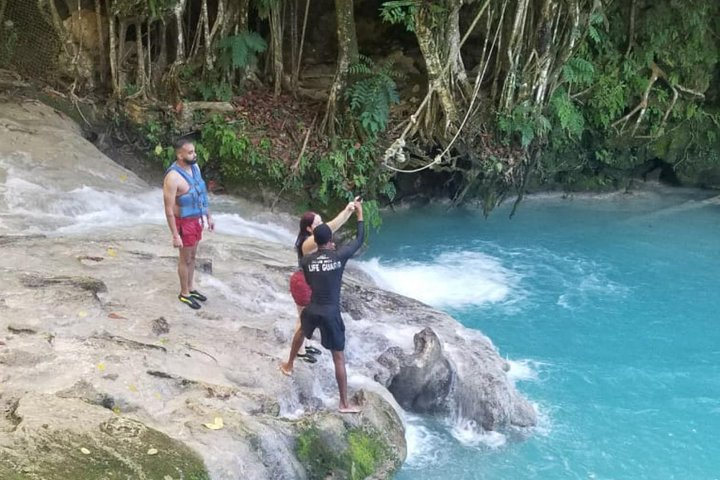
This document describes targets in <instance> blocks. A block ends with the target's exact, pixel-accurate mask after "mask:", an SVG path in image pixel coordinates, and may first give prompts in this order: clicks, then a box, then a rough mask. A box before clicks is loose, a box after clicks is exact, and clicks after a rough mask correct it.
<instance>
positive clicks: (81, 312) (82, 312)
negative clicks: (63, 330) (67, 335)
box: [78, 310, 87, 318]
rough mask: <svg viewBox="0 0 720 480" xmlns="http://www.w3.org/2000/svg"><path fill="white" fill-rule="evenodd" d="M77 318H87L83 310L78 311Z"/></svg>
mask: <svg viewBox="0 0 720 480" xmlns="http://www.w3.org/2000/svg"><path fill="white" fill-rule="evenodd" d="M78 317H80V318H85V317H87V312H86V311H85V310H80V311H79V312H78Z"/></svg>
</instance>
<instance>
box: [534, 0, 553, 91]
mask: <svg viewBox="0 0 720 480" xmlns="http://www.w3.org/2000/svg"><path fill="white" fill-rule="evenodd" d="M557 9H558V5H557V4H556V3H555V1H554V0H544V1H543V5H542V9H541V17H540V25H539V27H538V29H537V35H536V38H537V48H536V50H537V52H538V60H537V69H538V73H537V75H536V80H535V82H534V89H535V95H534V97H535V105H544V104H545V100H546V93H548V90H547V89H548V82H549V81H550V67H551V66H552V63H553V56H554V55H553V50H552V37H553V35H552V32H553V26H554V24H555V22H556V21H559V20H557V19H556V15H555V13H556V11H557Z"/></svg>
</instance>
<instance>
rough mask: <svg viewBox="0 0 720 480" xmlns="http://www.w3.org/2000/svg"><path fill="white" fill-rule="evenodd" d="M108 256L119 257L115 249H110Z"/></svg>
mask: <svg viewBox="0 0 720 480" xmlns="http://www.w3.org/2000/svg"><path fill="white" fill-rule="evenodd" d="M107 254H108V255H110V256H111V257H117V250H115V249H114V248H113V247H108V249H107Z"/></svg>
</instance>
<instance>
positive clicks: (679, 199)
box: [363, 190, 720, 480]
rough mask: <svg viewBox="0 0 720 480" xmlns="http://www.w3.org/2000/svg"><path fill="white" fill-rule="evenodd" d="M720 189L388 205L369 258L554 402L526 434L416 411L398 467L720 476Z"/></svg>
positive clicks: (505, 473) (453, 472)
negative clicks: (514, 206) (514, 207)
mask: <svg viewBox="0 0 720 480" xmlns="http://www.w3.org/2000/svg"><path fill="white" fill-rule="evenodd" d="M660 193H662V194H660ZM704 198H708V194H707V193H706V194H702V193H698V192H695V193H694V192H687V191H675V190H667V191H662V192H641V193H638V194H634V195H613V196H607V197H603V198H594V199H574V200H567V199H560V198H555V199H553V198H545V199H531V200H529V201H526V202H524V203H523V205H522V206H521V208H520V210H519V211H518V213H517V214H516V216H515V217H514V218H513V219H512V220H508V216H507V212H508V210H507V209H506V208H503V209H500V210H498V211H495V212H493V214H492V215H491V216H490V218H489V219H487V220H486V219H484V218H483V217H482V215H481V214H480V213H478V212H475V211H454V212H447V211H446V210H445V209H443V208H440V207H435V208H430V209H423V210H407V211H403V212H398V213H393V214H390V215H388V216H386V218H385V221H384V225H383V227H382V230H381V231H380V232H379V233H378V234H375V235H373V236H372V238H371V243H370V249H369V252H368V253H367V254H366V255H365V256H364V257H363V258H364V259H366V262H365V268H366V269H367V270H368V271H369V272H371V273H372V275H373V276H374V277H375V278H376V279H377V280H378V281H380V282H381V283H384V284H385V285H386V286H388V287H390V288H392V289H394V290H396V291H398V292H400V293H404V294H406V295H409V296H414V297H416V298H418V299H420V300H423V301H425V302H427V303H430V304H432V305H434V306H437V307H439V308H441V309H443V310H445V311H447V312H449V313H451V314H452V315H453V316H454V317H455V318H457V319H458V320H459V321H461V322H462V323H463V324H465V325H466V326H468V327H471V328H477V329H480V330H482V331H483V332H484V333H485V334H487V335H488V336H489V337H490V338H491V339H492V340H493V342H494V344H495V345H496V346H497V347H498V349H499V351H500V353H501V355H503V356H504V357H507V358H508V359H509V360H510V361H511V363H512V365H513V368H512V374H513V376H514V378H516V382H517V383H516V384H517V387H518V388H519V389H520V390H521V391H522V392H523V393H524V394H525V395H526V396H527V397H528V398H529V399H530V400H531V401H532V402H533V403H534V404H535V405H536V407H537V409H538V412H539V415H540V424H539V426H538V427H537V428H536V429H534V431H533V432H532V434H531V435H530V436H529V437H528V438H525V439H517V438H515V437H516V436H513V435H499V434H492V435H488V434H487V433H484V432H477V431H473V430H472V429H470V430H468V429H462V428H457V426H455V425H449V424H448V423H447V422H446V421H443V420H442V419H430V418H423V417H410V421H409V425H410V428H409V433H408V439H409V441H410V453H409V458H408V461H407V462H406V464H405V466H404V467H403V470H402V471H401V472H400V473H399V474H398V476H397V479H398V480H410V479H412V480H422V479H438V478H442V479H445V480H451V479H457V480H465V479H543V480H553V479H716V478H720V436H719V435H718V431H719V430H720V328H718V327H719V325H720V323H719V322H720V294H718V292H720V202H717V201H714V200H710V201H703V199H704ZM368 258H372V259H371V260H367V259H368Z"/></svg>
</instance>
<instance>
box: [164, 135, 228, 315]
mask: <svg viewBox="0 0 720 480" xmlns="http://www.w3.org/2000/svg"><path fill="white" fill-rule="evenodd" d="M175 158H176V160H175V163H173V164H172V165H171V166H170V168H168V169H167V171H166V172H165V180H164V182H163V202H164V204H165V217H166V219H167V223H168V227H170V233H171V234H172V245H173V247H175V248H178V249H180V257H179V259H178V276H179V277H180V294H179V295H178V300H180V302H182V303H184V304H185V305H187V306H189V307H190V308H192V309H194V310H197V309H199V308H200V303H199V302H198V301H200V302H204V301H205V300H207V298H206V297H205V295H203V294H202V293H200V292H198V291H197V290H195V288H194V287H193V277H194V274H195V255H196V253H197V247H198V243H199V242H200V240H201V239H202V230H203V224H204V222H205V219H207V227H208V230H209V231H211V232H212V231H213V230H214V229H215V223H214V222H213V219H212V216H211V215H210V210H209V209H208V195H207V188H206V187H205V181H204V180H203V178H202V176H201V175H200V169H199V168H198V166H197V153H196V152H195V145H193V143H192V142H191V141H190V140H188V139H186V138H181V139H180V140H178V141H177V142H176V143H175Z"/></svg>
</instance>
